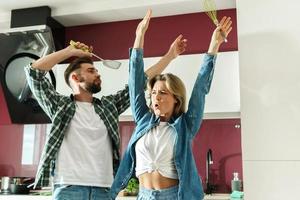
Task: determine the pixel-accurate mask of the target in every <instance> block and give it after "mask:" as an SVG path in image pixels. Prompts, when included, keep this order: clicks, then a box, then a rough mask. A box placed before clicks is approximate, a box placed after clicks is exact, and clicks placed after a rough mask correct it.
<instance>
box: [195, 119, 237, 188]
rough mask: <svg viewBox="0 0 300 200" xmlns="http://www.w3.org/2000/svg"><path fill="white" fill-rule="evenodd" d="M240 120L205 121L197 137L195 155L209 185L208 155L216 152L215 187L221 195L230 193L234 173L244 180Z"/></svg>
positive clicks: (200, 172) (213, 173)
mask: <svg viewBox="0 0 300 200" xmlns="http://www.w3.org/2000/svg"><path fill="white" fill-rule="evenodd" d="M236 125H238V126H239V125H240V120H239V119H219V120H205V121H204V122H203V123H202V125H201V128H200V130H199V134H198V135H197V136H196V137H195V139H194V143H193V152H194V156H195V160H196V164H197V167H198V171H199V174H200V175H201V176H202V180H203V182H204V183H205V179H206V173H205V172H206V165H205V164H206V153H207V151H208V149H211V150H212V157H213V162H214V163H213V165H211V169H212V170H211V172H212V178H211V179H212V182H211V183H212V184H214V185H217V190H218V192H230V190H231V188H230V185H231V179H232V177H233V175H232V173H233V172H238V173H239V174H240V178H242V152H241V129H240V128H236Z"/></svg>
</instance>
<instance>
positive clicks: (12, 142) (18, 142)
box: [0, 125, 24, 177]
mask: <svg viewBox="0 0 300 200" xmlns="http://www.w3.org/2000/svg"><path fill="white" fill-rule="evenodd" d="M23 128H24V126H23V125H2V126H0V177H1V176H17V175H20V174H21V167H22V165H21V162H22V143H23Z"/></svg>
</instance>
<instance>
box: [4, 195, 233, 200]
mask: <svg viewBox="0 0 300 200" xmlns="http://www.w3.org/2000/svg"><path fill="white" fill-rule="evenodd" d="M116 199H117V200H136V197H129V196H128V197H117V198H116ZM0 200H52V197H51V196H41V195H0ZM204 200H230V194H212V195H205V197H204Z"/></svg>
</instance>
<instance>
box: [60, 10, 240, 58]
mask: <svg viewBox="0 0 300 200" xmlns="http://www.w3.org/2000/svg"><path fill="white" fill-rule="evenodd" d="M154 12H155V11H154ZM223 15H226V16H230V17H231V18H232V20H233V30H232V33H231V34H230V35H229V37H228V41H229V42H228V43H226V44H224V45H222V46H221V49H220V51H234V50H237V29H236V27H237V26H236V10H235V9H229V10H222V11H219V12H218V16H220V17H221V16H223ZM139 22H140V20H130V21H122V22H113V23H103V24H93V25H84V26H76V27H69V28H67V29H66V41H70V40H75V41H81V42H84V43H86V44H88V45H92V46H94V52H95V53H96V54H99V55H100V56H102V57H103V58H105V59H127V58H128V48H129V47H131V46H132V45H133V41H134V37H135V29H136V27H137V24H138V23H139ZM214 28H215V27H214V25H213V24H212V23H211V21H210V20H209V18H208V17H207V15H206V14H205V13H195V14H186V15H176V16H168V17H158V18H153V19H151V22H150V26H149V29H148V31H147V33H146V37H145V45H144V46H145V50H144V55H145V57H154V56H161V55H163V54H164V53H165V52H166V51H167V50H168V48H169V46H170V44H171V42H172V41H173V40H174V39H175V38H176V37H177V36H178V35H179V34H183V35H184V37H185V38H187V39H188V48H187V51H186V52H185V54H195V53H203V52H206V51H207V48H208V46H209V42H210V38H211V34H212V32H213V30H214Z"/></svg>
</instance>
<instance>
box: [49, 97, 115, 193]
mask: <svg viewBox="0 0 300 200" xmlns="http://www.w3.org/2000/svg"><path fill="white" fill-rule="evenodd" d="M53 182H54V184H68V185H85V186H98V187H111V184H112V182H113V155H112V144H111V139H110V137H109V135H108V133H107V129H106V126H105V125H104V122H103V121H102V120H101V118H100V117H99V115H98V114H97V113H96V112H95V109H94V106H93V104H92V103H88V102H78V101H76V112H75V115H74V117H73V119H72V120H71V122H70V124H69V126H68V128H67V130H66V132H65V136H64V140H63V142H62V144H61V147H60V150H59V152H58V157H57V160H56V166H55V174H54V179H53Z"/></svg>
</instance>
